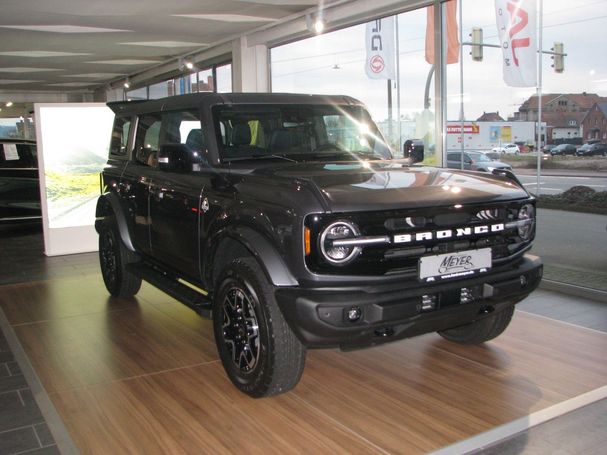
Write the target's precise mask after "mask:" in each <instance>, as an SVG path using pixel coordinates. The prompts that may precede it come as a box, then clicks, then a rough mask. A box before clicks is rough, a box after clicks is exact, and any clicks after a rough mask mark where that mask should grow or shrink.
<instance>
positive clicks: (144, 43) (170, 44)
mask: <svg viewBox="0 0 607 455" xmlns="http://www.w3.org/2000/svg"><path fill="white" fill-rule="evenodd" d="M119 44H128V45H131V46H150V47H202V46H207V44H205V43H189V42H186V41H137V42H133V43H119Z"/></svg>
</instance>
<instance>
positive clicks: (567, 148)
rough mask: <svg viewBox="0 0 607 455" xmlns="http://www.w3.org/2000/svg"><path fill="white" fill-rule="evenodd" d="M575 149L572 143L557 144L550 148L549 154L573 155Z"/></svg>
mask: <svg viewBox="0 0 607 455" xmlns="http://www.w3.org/2000/svg"><path fill="white" fill-rule="evenodd" d="M576 151H577V150H576V148H575V145H573V144H559V145H557V146H556V147H554V148H553V149H552V150H550V155H552V156H557V155H563V156H564V155H575V153H576Z"/></svg>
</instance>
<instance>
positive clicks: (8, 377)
mask: <svg viewBox="0 0 607 455" xmlns="http://www.w3.org/2000/svg"><path fill="white" fill-rule="evenodd" d="M17 453H18V454H24V455H25V454H27V455H30V454H31V455H34V454H36V455H38V454H40V455H42V454H44V455H51V454H58V453H59V450H58V449H57V446H56V444H55V441H54V439H53V436H52V435H51V432H50V431H49V429H48V427H47V425H46V423H45V420H44V417H43V416H42V413H41V412H40V409H39V408H38V405H37V404H36V400H35V399H34V396H33V394H32V390H31V389H30V387H29V385H28V383H27V381H26V380H25V377H24V375H23V373H22V372H21V370H20V368H19V365H18V364H17V362H16V361H15V359H14V357H13V353H12V352H11V350H10V347H9V345H8V342H7V341H6V338H5V337H4V334H3V333H2V331H1V330H0V454H17Z"/></svg>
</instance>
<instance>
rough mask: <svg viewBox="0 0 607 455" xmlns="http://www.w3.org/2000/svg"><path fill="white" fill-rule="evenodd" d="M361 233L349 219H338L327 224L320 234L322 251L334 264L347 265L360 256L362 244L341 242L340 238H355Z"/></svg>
mask: <svg viewBox="0 0 607 455" xmlns="http://www.w3.org/2000/svg"><path fill="white" fill-rule="evenodd" d="M359 235H360V231H359V229H358V227H357V226H356V225H355V224H353V223H350V222H349V221H336V222H334V223H331V224H330V225H329V226H327V227H326V228H325V229H324V231H322V234H321V235H320V251H321V252H322V255H323V257H324V258H325V259H326V260H327V261H328V262H330V263H331V264H334V265H345V264H347V263H349V262H350V261H352V260H353V259H354V258H356V256H358V255H359V254H360V252H361V250H362V248H361V247H360V246H355V245H347V244H340V242H339V241H340V240H348V239H354V238H355V237H358V236H359Z"/></svg>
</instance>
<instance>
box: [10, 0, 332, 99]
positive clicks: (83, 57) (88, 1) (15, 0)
mask: <svg viewBox="0 0 607 455" xmlns="http://www.w3.org/2000/svg"><path fill="white" fill-rule="evenodd" d="M317 3H320V4H325V6H326V4H329V3H333V1H324V2H323V1H322V0H290V1H289V0H287V1H278V0H240V1H236V0H169V1H161V0H1V2H0V92H12V91H17V92H30V91H36V92H39V91H45V92H46V91H51V92H61V93H65V92H72V91H79V92H82V91H87V92H88V91H92V90H95V89H96V88H99V87H101V86H103V85H105V84H106V83H108V82H109V81H113V80H116V79H117V78H121V77H124V76H125V75H129V74H134V73H137V72H140V71H142V70H144V69H146V68H149V67H152V66H155V65H157V64H159V63H161V62H167V61H170V60H175V59H177V58H179V57H180V56H184V55H187V54H189V53H192V52H194V51H200V50H203V49H205V48H208V47H210V46H211V45H213V44H214V43H218V42H221V41H223V40H226V39H228V38H230V37H235V36H238V35H241V34H243V33H246V32H247V31H251V30H254V29H258V28H260V27H262V26H265V25H269V24H273V23H279V22H281V21H282V20H284V19H285V18H286V17H288V16H291V15H293V14H297V13H302V12H304V11H306V10H309V9H310V8H313V7H314V6H316V5H317Z"/></svg>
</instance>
